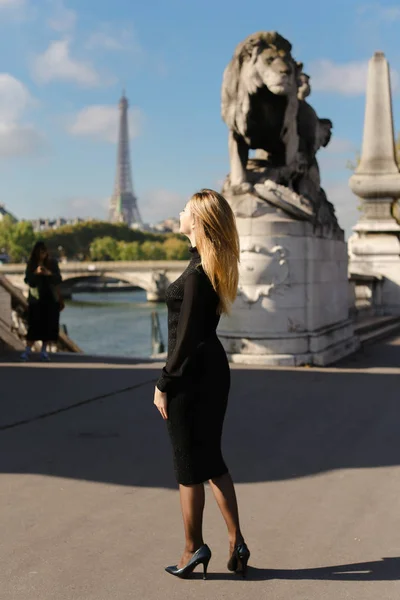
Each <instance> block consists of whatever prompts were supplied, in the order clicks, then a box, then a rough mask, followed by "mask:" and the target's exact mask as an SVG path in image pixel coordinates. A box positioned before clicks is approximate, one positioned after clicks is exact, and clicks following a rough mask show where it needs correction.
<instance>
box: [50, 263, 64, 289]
mask: <svg viewBox="0 0 400 600" xmlns="http://www.w3.org/2000/svg"><path fill="white" fill-rule="evenodd" d="M50 271H51V274H50V275H49V277H50V283H52V284H53V285H60V283H61V282H62V277H61V273H60V267H59V266H58V261H57V260H52V261H51V268H50Z"/></svg>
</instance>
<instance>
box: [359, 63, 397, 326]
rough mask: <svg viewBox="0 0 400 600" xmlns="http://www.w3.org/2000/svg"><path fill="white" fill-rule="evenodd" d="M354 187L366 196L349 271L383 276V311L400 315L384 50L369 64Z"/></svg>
mask: <svg viewBox="0 0 400 600" xmlns="http://www.w3.org/2000/svg"><path fill="white" fill-rule="evenodd" d="M350 187H351V190H352V191H353V192H354V194H356V195H357V196H358V197H359V198H361V200H362V206H361V216H360V219H359V221H358V223H357V224H356V225H355V227H353V231H354V234H353V235H352V236H351V237H350V239H349V243H348V247H349V269H350V272H353V273H362V274H367V275H370V274H372V275H374V274H376V275H383V276H384V278H385V279H384V284H383V289H382V309H383V312H384V313H386V314H400V241H399V238H400V225H399V224H398V222H397V220H396V219H395V218H394V216H393V208H394V207H395V206H396V203H397V199H398V198H400V172H399V167H398V165H397V163H396V154H395V144H394V132H393V113H392V96H391V87H390V71H389V65H388V62H387V60H386V58H385V55H384V54H383V52H376V53H375V54H374V56H373V57H372V58H371V60H370V62H369V66H368V81H367V94H366V107H365V121H364V136H363V144H362V152H361V160H360V163H359V165H358V167H357V169H356V171H355V173H354V175H353V176H352V177H351V178H350Z"/></svg>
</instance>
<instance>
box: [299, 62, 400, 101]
mask: <svg viewBox="0 0 400 600" xmlns="http://www.w3.org/2000/svg"><path fill="white" fill-rule="evenodd" d="M309 71H310V74H311V85H312V88H313V89H314V90H315V91H317V92H333V93H336V94H342V95H343V96H359V95H361V94H365V90H366V86H367V73H368V61H353V62H348V63H342V64H337V63H334V62H333V61H331V60H325V59H322V60H317V61H314V62H312V63H311V64H310V69H309ZM390 77H391V85H392V89H393V90H396V88H397V87H398V83H399V74H398V73H397V71H395V70H394V69H391V71H390Z"/></svg>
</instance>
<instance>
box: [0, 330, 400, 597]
mask: <svg viewBox="0 0 400 600" xmlns="http://www.w3.org/2000/svg"><path fill="white" fill-rule="evenodd" d="M157 374H158V368H155V366H154V365H151V364H144V365H140V364H135V365H132V364H128V363H127V362H124V361H123V360H122V361H118V360H114V361H113V360H101V359H97V360H93V359H90V358H88V357H85V358H82V357H81V358H79V357H71V356H70V357H61V356H59V357H57V359H56V360H55V361H54V362H53V363H51V364H41V363H31V364H28V365H21V364H18V363H15V362H13V357H9V358H8V359H7V360H3V362H1V363H0V405H1V410H0V467H1V468H0V564H1V569H0V590H1V594H0V597H1V600H131V599H132V600H136V599H137V600H140V599H146V600H147V599H149V600H153V599H157V600H184V599H185V600H186V599H191V598H193V599H196V600H197V599H207V600H219V599H225V598H226V599H229V600H236V599H239V598H240V599H243V598H246V599H251V600H252V599H254V600H264V599H265V600H267V599H268V600H270V599H271V600H272V599H273V600H281V599H285V600H286V599H290V600H314V599H315V600H322V599H324V600H342V599H343V600H344V599H346V600H347V599H351V600H355V599H360V600H397V599H398V597H399V593H400V592H399V589H400V588H399V580H400V509H399V507H400V502H399V498H400V434H399V431H400V391H399V390H400V387H399V385H400V384H399V382H400V378H399V375H400V338H399V339H395V340H392V341H389V342H382V343H380V344H379V345H376V346H370V347H369V348H368V349H367V350H366V351H365V352H364V353H360V354H358V355H357V356H356V357H353V358H350V359H348V360H346V361H343V362H342V364H340V365H338V366H337V367H336V368H335V369H284V368H281V369H243V368H235V369H234V371H233V390H232V394H231V401H230V406H229V411H228V416H227V420H226V426H225V436H224V452H225V457H226V460H227V462H228V464H229V465H230V468H231V472H232V475H233V477H234V479H235V481H236V482H237V491H238V497H239V502H240V508H241V516H242V526H243V530H244V532H245V535H246V538H247V540H248V544H249V546H250V548H251V551H252V558H251V565H252V568H251V569H250V571H249V577H248V580H247V581H242V580H240V579H237V578H236V577H235V576H234V575H232V574H230V573H228V572H227V570H226V559H227V554H228V546H227V538H226V532H225V527H224V523H223V521H222V518H221V517H220V515H219V513H218V510H217V508H216V505H215V503H214V502H213V499H212V496H211V492H210V489H208V488H207V504H206V512H205V527H204V531H205V539H206V541H207V542H208V544H209V545H210V547H211V549H212V551H213V558H212V561H211V563H210V567H209V569H210V575H209V580H208V581H203V580H202V579H200V578H198V577H196V578H195V579H192V580H188V581H180V580H178V579H175V578H173V577H171V576H169V575H168V574H166V573H165V572H164V571H163V567H164V565H168V564H173V563H174V561H176V560H177V559H178V557H179V555H180V552H181V550H182V548H183V534H182V526H181V520H180V519H181V517H180V508H179V500H178V493H177V490H176V485H175V481H174V476H173V471H172V463H171V455H170V448H169V441H168V439H167V436H166V432H165V426H164V425H165V424H164V423H163V421H162V420H161V418H160V417H159V415H158V413H157V412H156V410H155V408H154V407H153V405H152V390H153V386H154V382H155V379H156V377H157Z"/></svg>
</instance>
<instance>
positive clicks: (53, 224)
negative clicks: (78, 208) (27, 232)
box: [31, 217, 92, 232]
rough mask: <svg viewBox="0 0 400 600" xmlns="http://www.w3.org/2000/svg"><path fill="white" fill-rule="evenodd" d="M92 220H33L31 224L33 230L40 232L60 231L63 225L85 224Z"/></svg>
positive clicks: (77, 218) (61, 218) (76, 218)
mask: <svg viewBox="0 0 400 600" xmlns="http://www.w3.org/2000/svg"><path fill="white" fill-rule="evenodd" d="M91 220H92V219H81V218H80V217H75V218H73V219H64V218H63V217H59V218H57V219H33V220H32V221H31V223H32V227H33V230H34V231H36V232H40V231H48V230H49V229H58V228H59V227H62V226H63V225H77V224H78V223H85V222H87V221H91Z"/></svg>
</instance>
